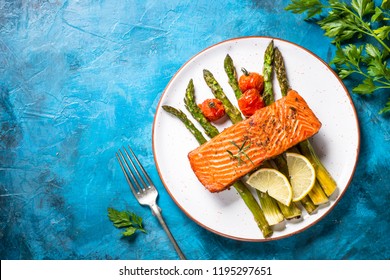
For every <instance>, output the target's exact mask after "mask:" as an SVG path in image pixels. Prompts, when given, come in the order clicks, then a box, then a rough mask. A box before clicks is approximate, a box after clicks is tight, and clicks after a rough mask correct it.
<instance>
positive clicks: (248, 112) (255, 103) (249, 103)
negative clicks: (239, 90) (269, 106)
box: [238, 88, 265, 117]
mask: <svg viewBox="0 0 390 280" xmlns="http://www.w3.org/2000/svg"><path fill="white" fill-rule="evenodd" d="M264 106H265V104H264V101H263V98H261V95H260V91H259V90H257V89H255V88H251V89H248V90H246V91H244V93H243V94H242V96H241V97H240V99H238V107H240V110H241V112H242V113H243V114H244V116H245V117H250V116H252V115H253V114H254V113H255V112H256V111H257V110H259V109H261V108H263V107H264Z"/></svg>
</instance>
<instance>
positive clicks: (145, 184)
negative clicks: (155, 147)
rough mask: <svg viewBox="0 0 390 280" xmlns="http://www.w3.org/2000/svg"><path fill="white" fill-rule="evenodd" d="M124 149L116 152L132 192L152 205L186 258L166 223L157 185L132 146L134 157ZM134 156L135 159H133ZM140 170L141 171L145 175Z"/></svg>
mask: <svg viewBox="0 0 390 280" xmlns="http://www.w3.org/2000/svg"><path fill="white" fill-rule="evenodd" d="M122 149H123V151H124V153H122V151H121V150H120V149H119V150H118V152H117V153H115V155H116V158H117V159H118V161H119V165H120V166H121V168H122V171H123V173H124V174H125V177H126V181H127V183H128V184H129V186H130V189H131V192H132V193H133V194H134V196H135V198H136V199H137V200H138V202H139V204H141V205H147V206H149V207H150V209H151V210H152V213H153V215H154V216H156V217H157V219H158V221H159V222H160V224H161V226H162V227H163V229H164V230H165V232H166V234H167V235H168V237H169V240H170V241H171V242H172V244H173V247H174V248H175V250H176V252H177V254H178V255H179V257H180V259H182V260H185V259H186V258H185V256H184V254H183V252H182V251H181V250H180V248H179V245H178V244H177V242H176V240H175V238H174V237H173V235H172V233H171V231H170V230H169V228H168V226H167V224H166V223H165V221H164V219H163V217H162V215H161V209H160V207H158V205H157V196H158V192H157V189H156V187H155V186H154V184H153V182H152V180H151V179H150V177H149V176H148V174H147V173H146V171H145V169H144V168H143V166H142V164H141V163H140V161H139V160H138V158H137V157H136V155H135V154H134V152H133V150H132V149H131V148H130V146H128V150H129V151H130V154H131V156H132V157H131V156H130V154H129V153H128V152H127V150H126V148H125V147H123V148H122ZM132 158H133V159H134V160H132ZM129 163H130V165H129ZM136 165H137V166H138V168H137V167H136ZM130 166H131V168H130ZM139 171H141V173H142V175H143V176H142V175H141V173H140V172H139Z"/></svg>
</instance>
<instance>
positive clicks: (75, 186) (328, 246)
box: [0, 0, 390, 260]
mask: <svg viewBox="0 0 390 280" xmlns="http://www.w3.org/2000/svg"><path fill="white" fill-rule="evenodd" d="M165 2H167V3H165ZM288 3H289V1H287V0H272V1H271V0H267V1H259V0H257V1H255V0H253V1H249V0H241V1H215V0H200V1H183V0H174V1H140V0H133V1H105V0H102V1H64V0H49V1H21V0H15V1H0V119H1V132H0V258H1V259H176V258H177V255H176V253H175V251H174V250H173V249H172V246H171V244H170V243H169V240H168V238H167V236H166V234H165V233H164V231H163V230H162V229H161V227H160V225H159V223H158V221H157V220H156V219H155V218H154V217H153V216H152V215H151V214H150V210H149V208H144V207H141V206H140V205H139V204H138V203H137V202H136V200H135V199H134V198H133V197H132V195H131V193H130V191H129V189H128V186H127V184H126V181H125V179H124V176H123V174H122V171H121V170H120V167H119V165H118V163H117V161H116V159H115V152H116V151H117V149H118V148H120V147H121V146H122V145H124V144H131V145H132V146H133V148H134V150H135V152H136V153H137V154H138V155H139V157H140V160H141V161H142V162H143V163H144V165H145V168H146V169H147V172H148V173H149V174H150V175H151V177H152V179H153V181H154V182H155V183H156V185H157V188H158V189H159V191H160V197H159V204H160V206H161V208H162V209H163V215H164V217H165V219H166V222H167V223H168V225H169V226H170V228H171V231H172V233H173V235H174V236H175V237H176V239H177V242H178V243H179V245H180V246H181V248H182V250H183V251H184V253H185V254H186V256H187V257H188V258H189V259H193V260H203V259H389V258H390V248H389V232H390V225H389V217H390V208H389V201H390V175H389V174H390V172H389V171H390V156H389V151H390V119H389V116H386V115H379V114H378V111H379V110H380V109H381V108H382V106H383V104H384V103H385V101H386V99H387V97H388V96H389V95H388V92H387V93H386V92H381V93H378V94H375V96H373V97H365V98H363V97H360V96H356V95H353V96H352V98H353V101H354V104H355V106H356V110H357V113H358V118H359V122H360V129H361V152H360V157H359V162H358V166H357V170H356V173H355V176H354V178H353V180H352V183H351V185H350V187H349V189H348V191H347V192H346V194H345V195H344V197H343V198H342V199H341V201H340V202H339V204H338V205H337V206H336V207H335V208H334V210H333V211H332V212H331V213H330V214H329V215H327V216H326V217H325V218H324V219H322V220H321V221H320V222H319V223H317V224H316V225H315V226H313V227H311V228H309V229H308V230H306V231H304V232H302V233H300V234H298V235H295V236H292V237H289V238H286V239H283V240H279V241H272V242H265V243H250V242H241V241H235V240H230V239H227V238H224V237H221V236H218V235H215V234H213V233H211V232H209V231H207V230H205V229H204V228H202V227H200V226H198V225H197V224H196V223H194V222H193V221H192V220H191V219H189V218H188V217H187V216H186V215H185V214H184V213H183V212H182V211H181V210H180V209H179V208H178V207H177V206H176V204H175V203H174V202H173V200H172V199H171V198H170V196H169V195H168V193H167V192H166V191H165V189H164V186H163V185H162V183H161V181H160V178H159V176H158V173H157V170H156V167H155V163H154V159H153V151H152V138H151V137H152V125H153V117H154V112H155V110H156V106H157V104H158V101H159V99H160V97H161V94H162V92H163V90H164V88H165V86H166V85H167V83H168V82H169V80H170V79H171V78H172V76H173V75H174V74H175V73H176V71H177V70H178V69H179V68H180V67H181V65H182V64H183V63H185V62H186V61H187V60H188V59H189V58H190V57H192V56H193V55H195V54H196V53H198V52H199V51H201V50H203V49H204V48H206V47H208V46H210V45H213V44H215V43H218V42H220V41H222V40H226V39H230V38H236V37H241V36H252V35H261V36H273V37H277V38H282V39H285V40H289V41H292V42H294V43H297V44H299V45H302V46H303V47H305V48H307V49H309V50H311V51H312V52H314V53H315V54H317V55H318V56H319V57H321V58H322V59H323V60H325V61H326V62H330V60H331V58H332V56H333V54H334V53H335V47H334V45H332V44H331V41H330V39H329V38H327V37H325V36H324V35H323V31H322V30H321V29H320V28H319V27H317V26H316V25H315V24H311V23H308V22H305V21H303V17H302V16H299V15H294V14H291V13H289V12H286V11H284V7H285V6H286V5H287V4H288ZM347 86H348V88H349V90H351V89H352V84H347ZM329 110H331V108H329ZM108 207H115V208H117V209H120V210H123V209H129V210H132V211H134V212H136V213H137V214H139V215H140V216H142V217H143V218H144V225H145V227H146V228H147V230H148V234H142V233H140V234H137V235H135V236H133V237H131V238H121V231H120V230H118V229H116V228H114V227H113V226H112V224H111V222H110V221H109V219H108V218H107V208H108Z"/></svg>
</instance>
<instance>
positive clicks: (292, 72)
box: [153, 37, 360, 241]
mask: <svg viewBox="0 0 390 280" xmlns="http://www.w3.org/2000/svg"><path fill="white" fill-rule="evenodd" d="M272 39H273V40H274V44H275V47H278V48H279V49H280V50H281V52H282V54H283V56H284V59H285V64H286V68H287V74H288V78H289V80H290V86H291V87H292V88H294V89H295V90H297V91H298V92H299V93H300V94H301V95H302V97H303V98H304V99H305V100H306V101H307V103H308V104H309V106H310V107H311V109H312V110H313V111H314V113H315V114H316V115H317V117H318V118H319V119H320V121H321V122H322V128H321V129H320V131H319V133H318V134H317V135H315V136H314V137H313V139H311V140H312V143H313V146H314V147H315V149H316V151H317V154H318V155H319V156H320V158H321V161H322V162H323V163H324V165H325V166H326V167H327V169H328V170H329V172H330V173H331V174H332V176H333V177H334V178H335V180H336V182H337V184H338V190H337V191H336V193H335V194H334V195H332V197H331V199H330V203H329V204H327V205H325V206H322V207H320V208H319V210H318V211H317V212H316V213H315V214H313V215H309V214H307V213H306V212H305V211H304V210H303V217H302V219H301V220H299V221H293V222H290V221H287V222H284V223H283V224H281V225H278V226H277V227H275V228H274V233H273V235H272V237H271V238H267V239H265V238H264V237H263V236H262V233H261V231H260V230H259V228H258V227H257V226H256V224H255V222H254V220H253V216H252V214H251V213H250V212H249V210H248V209H247V207H246V205H245V204H244V202H243V201H242V199H241V198H240V196H239V195H238V194H237V192H236V190H235V189H234V188H231V189H230V190H226V191H223V192H221V193H210V192H209V191H208V190H206V189H205V188H204V187H203V185H201V184H200V182H199V181H198V179H197V178H196V176H195V175H194V173H193V171H192V169H191V167H190V164H189V161H188V158H187V154H188V152H189V151H191V150H193V149H195V148H196V147H197V146H198V143H197V141H196V140H195V138H194V137H193V136H192V134H191V133H190V132H189V131H188V130H187V129H186V127H185V126H184V125H183V124H182V123H181V122H180V121H179V120H178V119H177V118H175V117H173V116H172V115H170V114H168V113H167V112H165V111H164V110H163V109H162V108H161V106H162V105H171V106H174V107H176V108H178V109H181V110H182V111H183V112H185V113H186V114H187V116H188V117H189V118H190V119H191V120H193V119H192V118H191V116H190V114H189V113H188V112H187V111H186V109H185V107H184V103H183V98H184V93H185V90H186V87H187V84H188V82H189V80H190V79H193V81H194V85H195V95H196V100H197V103H201V102H202V101H203V100H204V99H206V98H212V97H213V95H212V93H211V91H210V89H209V88H208V87H207V85H206V83H205V82H204V80H203V69H208V70H210V71H211V72H212V73H213V74H214V76H215V78H216V79H217V80H218V82H219V83H220V85H221V86H222V88H223V89H224V91H225V94H226V95H227V96H228V97H229V98H230V100H231V101H232V102H233V103H234V104H237V102H236V99H235V97H234V94H233V91H232V89H231V88H230V86H229V84H228V81H227V76H226V73H225V72H224V68H223V61H224V58H225V56H226V55H227V54H229V55H230V56H231V57H232V59H233V61H234V64H235V66H236V68H237V71H238V72H239V70H240V69H241V67H245V68H246V69H247V70H248V71H254V72H260V73H261V72H262V65H263V57H264V51H265V49H266V47H267V46H268V44H269V42H270V41H271V40H272ZM274 80H275V81H274V89H275V91H276V98H280V97H281V95H280V91H279V85H278V83H277V81H276V78H275V79H274ZM193 122H194V123H195V125H196V126H197V127H198V128H199V129H200V130H201V131H202V132H203V129H202V128H201V127H200V126H199V125H198V124H197V123H196V121H195V120H193ZM230 125H231V123H230V122H229V121H228V120H225V121H224V122H222V123H219V124H218V128H219V129H220V131H221V130H222V129H223V128H225V127H227V126H230ZM359 146H360V133H359V126H358V120H357V116H356V112H355V108H354V106H353V103H352V100H351V97H350V95H349V93H348V91H347V89H346V88H345V86H344V85H343V83H342V82H341V81H340V80H339V78H338V77H337V75H336V74H335V73H334V72H333V71H332V70H331V69H330V68H329V66H328V65H327V64H326V63H325V62H324V61H322V60H321V59H320V58H319V57H317V56H316V55H314V54H313V53H311V52H310V51H308V50H306V49H304V48H302V47H300V46H298V45H296V44H294V43H291V42H287V41H284V40H280V39H274V38H268V37H244V38H237V39H232V40H228V41H224V42H221V43H219V44H216V45H214V46H211V47H209V48H207V49H205V50H203V51H202V52H200V53H199V54H197V55H195V56H194V57H192V58H191V59H190V60H189V61H188V62H187V63H185V64H184V65H183V66H182V67H181V68H180V70H179V71H178V72H177V73H176V74H175V76H174V77H173V78H172V79H171V81H170V82H169V84H168V86H167V87H166V89H165V91H164V93H163V95H162V97H161V100H160V102H159V104H158V107H157V111H156V115H155V119H154V124H153V152H154V158H155V162H156V164H157V169H158V172H159V175H160V177H161V179H162V182H163V184H164V186H165V187H166V189H167V191H168V193H169V194H170V196H171V197H172V199H173V200H174V201H175V202H176V204H177V205H178V206H179V207H180V209H182V210H183V211H184V212H185V213H186V214H187V215H188V217H190V218H191V219H192V220H193V221H195V222H196V223H198V224H199V225H201V226H202V227H204V228H206V229H208V230H210V231H212V232H214V233H216V234H219V235H222V236H225V237H228V238H232V239H237V240H245V241H265V240H275V239H280V238H284V237H287V236H290V235H292V234H295V233H298V232H301V231H303V230H305V229H307V228H308V227H310V226H312V225H314V224H315V223H316V222H318V221H319V220H320V219H321V218H322V217H324V216H325V215H326V214H327V213H329V212H330V211H331V210H332V209H333V207H334V206H335V205H336V203H337V202H338V201H339V200H340V199H341V197H342V195H343V194H344V193H345V191H346V189H347V186H348V184H349V183H350V181H351V179H352V176H353V173H354V171H355V166H356V163H357V159H358V154H359Z"/></svg>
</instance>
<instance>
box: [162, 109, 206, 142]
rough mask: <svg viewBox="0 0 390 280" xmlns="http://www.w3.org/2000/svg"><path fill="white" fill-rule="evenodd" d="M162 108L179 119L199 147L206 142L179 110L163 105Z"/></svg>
mask: <svg viewBox="0 0 390 280" xmlns="http://www.w3.org/2000/svg"><path fill="white" fill-rule="evenodd" d="M162 108H163V109H164V110H165V111H167V112H168V113H170V114H172V115H174V116H175V117H177V118H179V119H180V120H181V121H182V123H183V124H184V125H185V126H186V127H187V129H188V130H189V131H190V132H191V133H192V135H194V137H195V139H196V140H197V141H198V143H199V144H200V145H202V144H203V143H206V142H207V139H206V138H205V137H204V136H203V134H202V132H200V131H199V130H198V129H197V128H196V127H195V125H194V124H193V123H192V122H191V121H190V120H189V119H188V118H187V116H186V114H184V113H183V112H182V111H181V110H178V109H176V108H174V107H172V106H169V105H163V106H162Z"/></svg>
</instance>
